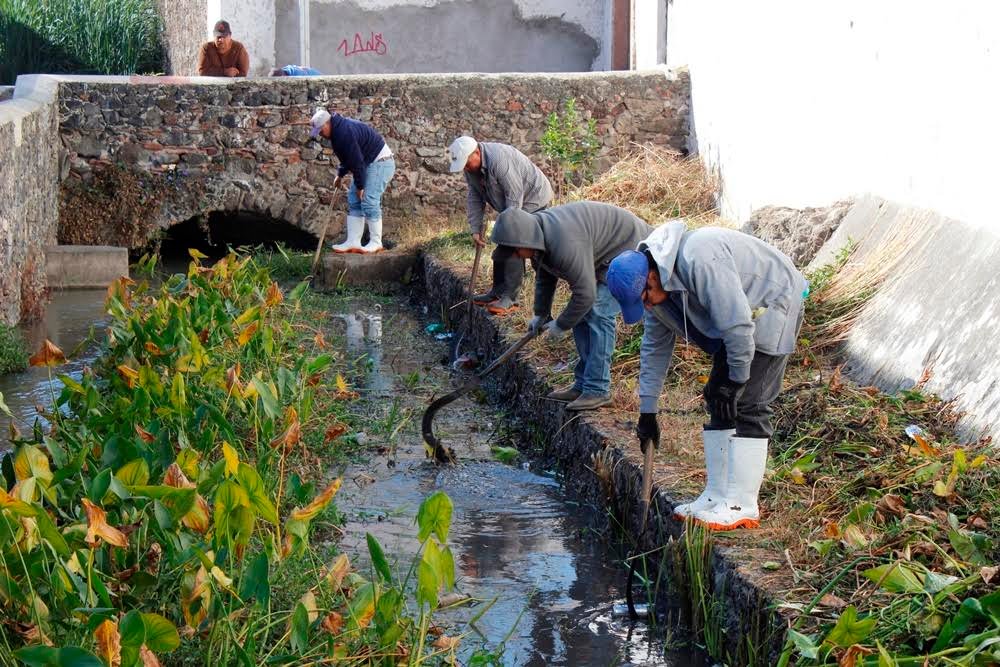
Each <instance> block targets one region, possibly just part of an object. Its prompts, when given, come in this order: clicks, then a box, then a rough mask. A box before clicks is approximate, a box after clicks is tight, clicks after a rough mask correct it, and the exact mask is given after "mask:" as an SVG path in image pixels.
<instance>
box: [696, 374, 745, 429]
mask: <svg viewBox="0 0 1000 667" xmlns="http://www.w3.org/2000/svg"><path fill="white" fill-rule="evenodd" d="M745 386H746V383H745V382H733V381H732V380H730V379H729V378H726V379H724V380H722V381H721V382H712V381H710V382H709V383H708V384H706V385H705V391H704V396H705V403H707V404H708V413H709V414H710V415H712V416H713V417H718V418H720V419H722V420H724V421H727V422H733V421H736V402H737V401H738V400H739V398H740V394H742V393H743V388H744V387H745Z"/></svg>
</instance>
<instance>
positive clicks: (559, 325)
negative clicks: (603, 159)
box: [491, 201, 652, 411]
mask: <svg viewBox="0 0 1000 667" xmlns="http://www.w3.org/2000/svg"><path fill="white" fill-rule="evenodd" d="M651 231H652V227H650V226H649V225H647V224H646V223H645V222H643V221H642V220H640V219H639V218H637V217H636V216H634V215H632V214H631V213H629V212H628V211H626V210H625V209H622V208H618V207H617V206H612V205H610V204H602V203H599V202H592V201H580V202H573V203H571V204H564V205H562V206H555V207H553V208H550V209H546V210H544V211H539V212H538V213H528V212H527V211H523V210H521V209H516V208H508V209H507V210H506V211H504V212H502V213H501V214H500V215H499V216H498V217H497V222H496V224H495V225H494V226H493V235H492V237H491V238H492V240H493V242H494V243H496V244H497V245H499V246H506V247H508V248H511V249H513V251H514V252H515V254H516V255H517V256H518V257H520V258H522V259H530V260H531V262H532V265H533V266H534V268H535V303H534V314H535V316H534V317H532V318H531V322H530V323H529V325H528V327H529V329H531V330H532V331H536V332H540V333H543V334H544V335H546V336H547V337H549V338H551V339H553V340H558V339H560V338H562V337H563V336H565V335H566V334H567V333H569V331H570V330H572V331H573V340H574V341H575V342H576V350H577V352H578V353H579V355H580V360H579V361H578V362H577V364H576V367H575V368H574V369H573V374H574V381H573V386H572V387H569V388H567V389H563V390H560V391H554V392H552V393H550V394H549V395H548V398H550V399H553V400H557V401H567V402H569V405H568V406H566V409H567V410H572V411H579V410H593V409H595V408H599V407H601V406H603V405H607V404H608V403H610V402H611V394H610V389H611V355H612V354H613V353H614V350H615V316H616V315H617V314H618V310H619V308H618V303H617V302H616V301H615V299H614V298H613V297H612V296H611V293H610V292H609V291H608V286H607V285H606V284H605V273H606V272H607V268H608V263H609V262H610V261H611V260H612V258H614V257H616V256H617V255H618V254H619V253H621V252H622V251H623V250H626V249H629V248H634V247H635V245H636V244H637V243H638V242H639V241H641V240H642V239H644V238H646V236H648V235H649V233H650V232H651ZM560 278H561V279H563V280H565V281H566V282H567V283H569V288H570V290H571V291H572V297H571V298H570V300H569V303H568V304H566V308H565V309H564V310H563V311H562V313H560V315H559V317H558V318H556V319H555V320H552V318H551V312H552V299H553V297H554V296H555V292H556V283H557V282H558V281H559V279H560Z"/></svg>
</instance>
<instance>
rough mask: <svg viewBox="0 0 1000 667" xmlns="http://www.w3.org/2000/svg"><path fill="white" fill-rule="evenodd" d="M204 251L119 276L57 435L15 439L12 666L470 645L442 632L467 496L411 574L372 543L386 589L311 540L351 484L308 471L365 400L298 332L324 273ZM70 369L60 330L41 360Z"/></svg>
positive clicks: (9, 520) (9, 485)
mask: <svg viewBox="0 0 1000 667" xmlns="http://www.w3.org/2000/svg"><path fill="white" fill-rule="evenodd" d="M192 254H193V258H194V261H193V262H192V264H191V266H190V269H189V271H188V272H187V273H186V274H177V275H174V276H172V277H170V278H168V279H166V280H165V281H164V282H163V283H162V285H161V286H159V287H158V288H156V289H155V290H154V289H153V288H152V287H151V286H150V285H149V284H147V283H145V282H143V283H135V282H133V281H131V280H129V279H120V280H118V281H116V282H115V283H114V284H113V285H112V286H111V288H109V291H108V296H107V301H106V307H107V311H108V313H109V315H110V318H111V320H110V323H109V326H108V329H107V341H106V342H105V344H104V348H103V350H102V353H101V355H100V356H99V358H98V360H97V362H96V364H95V366H94V368H93V369H90V370H88V371H86V372H84V374H83V376H82V377H81V378H80V379H79V380H74V379H73V378H70V377H68V376H64V375H62V376H59V379H60V380H61V382H62V384H63V389H62V391H61V393H60V394H59V396H58V397H57V399H56V402H55V405H54V406H53V407H52V409H51V410H49V411H48V412H46V413H45V414H44V415H43V416H44V417H45V419H46V420H47V421H48V422H49V423H50V424H51V425H52V426H51V429H49V430H48V431H45V429H43V428H42V427H41V426H36V428H35V429H34V430H33V431H32V433H30V434H24V435H21V434H16V435H14V436H13V438H12V444H13V446H14V449H13V451H12V452H10V453H9V454H8V455H6V456H4V458H3V465H2V471H3V477H4V479H3V484H2V486H0V623H2V624H3V626H4V631H3V632H2V633H0V635H2V637H3V638H2V640H0V662H3V663H4V664H13V663H14V662H15V660H19V661H21V662H22V663H25V664H29V665H48V664H60V665H64V664H71V665H98V664H101V661H102V662H103V663H105V664H109V665H124V666H130V665H136V664H140V663H141V664H144V665H148V664H156V661H157V660H158V659H159V658H161V657H163V656H164V655H165V654H169V653H171V652H173V651H176V650H178V649H180V650H181V651H182V652H183V653H185V654H186V655H187V654H192V653H193V654H197V655H200V658H201V660H202V661H203V662H206V663H208V662H218V663H221V664H243V665H256V664H263V663H264V662H268V663H285V664H287V663H295V664H308V663H309V662H312V661H321V660H330V659H332V658H333V657H335V656H336V657H337V658H339V659H342V660H344V661H345V664H358V665H382V664H392V665H396V664H398V663H399V662H400V661H401V660H403V661H404V662H405V661H406V660H410V659H411V656H413V657H412V661H413V662H419V661H420V660H422V659H423V660H426V658H427V657H428V656H429V655H430V656H437V655H442V656H444V655H449V654H451V653H453V652H454V649H455V646H456V645H457V643H458V642H457V640H452V639H449V640H448V642H445V641H444V640H442V638H440V637H438V638H437V639H433V638H430V637H428V636H427V633H428V629H429V628H430V620H429V619H430V614H431V613H432V611H433V609H434V608H435V607H436V606H437V602H438V594H439V593H440V592H442V591H446V590H448V589H450V587H451V586H452V585H453V583H454V563H453V558H452V556H451V552H450V550H449V548H448V546H447V536H448V529H449V526H450V519H451V502H450V500H449V499H448V498H447V496H444V494H434V495H432V496H431V497H429V498H428V499H427V500H426V501H425V502H424V504H423V505H422V506H421V511H420V514H419V515H418V520H417V523H418V530H419V538H420V541H421V550H420V552H419V553H418V554H417V556H416V561H415V562H414V565H413V566H412V567H411V570H410V573H409V574H407V575H406V576H405V577H397V576H395V575H394V574H393V573H392V572H391V571H390V569H389V567H388V565H387V562H386V560H385V557H384V555H382V550H381V546H380V545H379V544H378V543H377V541H375V540H374V538H372V537H370V536H369V539H368V547H369V551H370V555H371V560H372V564H373V568H374V574H375V576H373V577H372V578H371V579H366V578H365V577H363V576H361V575H360V574H358V573H356V572H352V569H351V567H350V563H349V561H348V557H347V556H346V555H345V554H340V555H337V556H336V557H332V556H331V558H332V562H330V563H329V564H328V565H325V564H324V563H323V562H322V561H320V560H319V558H317V554H316V552H315V551H314V549H313V548H312V547H311V546H310V542H311V536H312V533H314V532H315V531H316V530H317V527H316V524H317V522H318V521H319V520H320V519H321V517H322V516H323V515H324V513H326V512H329V510H330V507H331V503H332V502H333V499H334V496H335V494H336V493H337V491H338V489H339V487H340V480H339V479H333V480H323V479H320V480H317V481H318V482H320V483H319V484H318V485H317V484H314V483H313V482H309V483H304V482H303V481H302V479H301V477H300V476H299V475H298V474H297V473H295V474H293V473H291V472H290V470H291V467H292V466H293V465H295V462H296V461H297V460H298V459H299V458H300V457H304V456H307V452H305V451H304V449H305V443H306V441H307V440H308V441H310V442H316V439H317V438H318V437H319V436H318V435H316V433H317V432H319V433H324V432H325V434H326V435H325V436H324V440H323V442H324V443H326V442H330V441H331V440H332V441H335V440H336V439H337V438H339V437H340V436H341V435H343V434H344V432H345V431H346V427H345V426H344V425H343V422H342V421H341V418H342V417H344V416H345V415H344V412H345V410H344V409H343V408H342V407H340V406H341V405H343V404H344V403H345V402H348V401H351V400H353V399H354V398H356V397H357V394H356V393H354V392H352V391H351V390H350V388H349V387H348V386H347V384H346V382H345V381H344V380H343V378H342V377H341V376H340V375H339V374H337V373H335V372H334V359H333V356H332V355H331V354H329V353H326V352H323V351H322V349H323V348H324V347H325V343H323V344H321V342H322V341H321V340H320V337H318V336H316V337H313V336H312V335H309V336H306V337H304V336H303V335H301V332H299V331H297V329H300V328H302V326H301V325H300V324H298V323H297V320H296V314H297V313H298V312H299V309H300V308H301V301H302V300H303V299H304V298H305V295H306V292H307V289H308V288H307V285H306V284H305V283H301V284H299V285H298V286H297V287H295V288H294V289H292V290H291V291H289V292H288V293H287V294H286V293H285V292H283V291H282V290H281V289H280V288H279V287H278V285H277V284H276V283H275V282H274V281H273V280H272V279H271V278H270V275H269V274H268V272H267V270H266V269H262V268H261V267H260V266H258V265H257V264H256V263H255V262H254V261H253V260H252V259H251V258H240V257H237V256H236V255H230V256H228V257H226V258H225V259H223V260H221V261H219V262H218V263H216V264H215V265H214V266H212V267H206V266H202V265H201V263H200V259H201V258H202V256H201V255H200V254H198V253H195V252H193V253H192ZM304 341H308V344H304ZM307 348H308V349H307ZM317 351H318V353H317ZM64 361H65V356H64V355H63V353H62V351H61V350H60V349H59V348H58V347H56V346H55V345H52V344H51V343H48V342H46V345H45V346H44V347H43V348H42V349H41V350H40V351H39V352H38V353H37V354H36V355H34V356H33V357H32V363H33V364H35V365H40V366H47V367H50V368H51V369H52V372H53V373H58V368H59V366H60V365H61V364H62V363H63V362H64ZM330 374H333V375H334V377H330ZM327 384H329V385H330V386H329V388H328V387H327ZM316 488H320V489H322V490H321V491H319V492H318V493H317V492H316V491H315V489H316ZM279 569H280V570H292V571H296V572H298V573H301V575H300V577H299V580H298V581H296V582H294V584H295V585H296V586H298V587H300V588H301V590H296V591H295V593H294V596H295V597H294V599H293V600H292V604H290V605H283V606H279V605H278V604H277V602H276V601H277V600H278V598H279V596H278V595H275V593H276V591H274V590H273V589H272V581H274V578H275V577H276V575H277V573H278V571H279ZM287 593H288V592H287V591H281V596H280V597H281V598H282V599H285V598H287ZM445 644H447V645H445ZM421 656H422V657H421Z"/></svg>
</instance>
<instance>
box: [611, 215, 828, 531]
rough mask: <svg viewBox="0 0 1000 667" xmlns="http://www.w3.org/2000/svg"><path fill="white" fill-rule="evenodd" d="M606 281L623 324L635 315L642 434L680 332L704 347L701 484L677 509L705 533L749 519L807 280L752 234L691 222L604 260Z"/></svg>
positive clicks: (651, 422)
mask: <svg viewBox="0 0 1000 667" xmlns="http://www.w3.org/2000/svg"><path fill="white" fill-rule="evenodd" d="M607 281H608V289H609V290H610V292H611V294H612V295H613V296H614V297H615V299H616V300H617V301H618V303H619V304H620V305H621V309H622V317H623V318H624V320H625V322H626V323H627V324H634V323H635V322H638V321H639V320H640V319H643V326H644V330H643V336H642V347H641V352H640V355H641V357H640V366H639V412H640V415H639V424H638V428H637V433H636V434H637V435H638V437H639V441H640V442H641V443H646V442H648V441H649V440H653V441H654V442H658V441H659V425H658V423H657V420H656V413H657V409H658V403H659V398H660V392H661V390H662V389H663V379H664V377H665V375H666V373H667V370H668V369H669V367H670V361H671V357H672V355H673V350H674V343H675V341H676V339H677V337H678V336H682V337H683V338H684V339H685V340H687V341H689V342H691V343H694V344H695V345H697V346H698V347H700V348H701V349H702V350H704V351H705V352H707V353H708V354H710V355H711V356H712V371H711V374H710V375H709V379H708V383H707V384H706V385H705V388H704V392H703V394H704V397H705V404H706V407H707V409H708V414H709V422H708V424H706V425H705V426H704V430H703V431H702V436H703V443H704V449H705V468H706V477H707V479H706V483H705V490H704V491H703V492H702V493H701V495H700V496H698V498H697V499H695V500H694V501H693V502H690V503H686V504H683V505H679V506H677V507H676V508H675V509H674V515H675V516H677V517H678V518H681V519H686V518H689V517H690V518H693V519H694V520H695V521H696V522H698V523H701V524H703V525H705V526H707V527H709V528H710V529H713V530H733V529H735V528H757V527H758V526H759V525H760V513H759V509H758V505H757V497H758V494H759V492H760V486H761V483H762V482H763V479H764V471H765V468H766V465H767V445H768V440H769V439H770V437H771V435H772V433H773V432H774V429H773V427H772V425H771V416H772V415H773V411H772V409H771V404H772V403H773V402H774V399H775V398H777V396H778V393H779V392H780V391H781V382H782V379H783V377H784V374H785V367H786V365H787V363H788V357H789V355H791V353H792V352H793V351H794V349H795V341H796V338H797V337H798V331H799V327H800V326H801V324H802V312H803V301H804V299H805V297H806V295H808V291H809V288H808V283H807V282H806V279H805V278H804V277H803V276H802V274H801V273H800V272H799V271H798V270H797V269H796V268H795V265H794V264H792V261H791V260H790V259H789V258H788V257H787V256H785V255H784V254H783V253H782V252H781V251H779V250H777V249H776V248H774V247H772V246H770V245H768V244H767V243H765V242H764V241H761V240H760V239H758V238H755V237H753V236H750V235H748V234H743V233H742V232H738V231H736V230H733V229H725V228H721V227H702V228H700V229H694V230H689V229H688V228H687V224H686V223H685V222H684V221H683V220H674V221H671V222H668V223H666V224H664V225H663V226H661V227H658V228H657V229H656V230H654V231H653V233H652V234H650V235H649V237H648V238H646V239H645V240H643V241H641V242H640V243H639V245H638V248H637V250H627V251H625V252H623V253H621V254H620V255H618V256H617V257H616V258H615V259H613V260H612V261H611V264H610V265H609V267H608V273H607ZM644 314H645V317H644ZM643 446H647V445H645V444H643Z"/></svg>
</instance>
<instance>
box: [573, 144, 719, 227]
mask: <svg viewBox="0 0 1000 667" xmlns="http://www.w3.org/2000/svg"><path fill="white" fill-rule="evenodd" d="M717 192H718V183H717V182H716V180H715V179H714V178H713V177H712V175H711V174H709V172H708V171H707V170H706V169H705V166H704V165H703V164H702V162H701V160H700V159H699V158H698V157H697V156H692V157H684V156H682V155H680V154H678V153H676V152H674V151H671V150H669V149H666V148H663V147H661V146H654V145H652V144H643V145H639V144H636V145H635V146H634V150H633V151H632V152H631V153H630V154H629V155H628V156H627V157H625V158H623V159H621V160H619V161H618V162H617V163H615V165H614V166H612V167H611V168H610V169H609V170H608V171H606V172H604V173H603V174H601V175H600V176H598V177H597V179H596V180H595V181H594V182H593V183H591V184H589V185H584V186H582V187H579V188H577V189H575V190H574V191H573V192H571V193H570V194H569V196H568V197H567V199H568V200H570V201H576V200H581V199H589V200H593V201H601V202H606V203H608V204H614V205H615V206H620V207H622V208H625V209H628V210H630V211H632V212H633V213H635V214H636V215H638V216H639V217H640V218H642V219H643V220H645V221H647V222H649V223H650V224H652V225H658V224H660V223H662V222H665V221H667V220H669V219H671V218H679V217H684V218H687V219H688V221H689V222H690V224H691V225H692V226H701V225H706V224H719V220H718V215H717V213H716V194H717Z"/></svg>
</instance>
